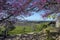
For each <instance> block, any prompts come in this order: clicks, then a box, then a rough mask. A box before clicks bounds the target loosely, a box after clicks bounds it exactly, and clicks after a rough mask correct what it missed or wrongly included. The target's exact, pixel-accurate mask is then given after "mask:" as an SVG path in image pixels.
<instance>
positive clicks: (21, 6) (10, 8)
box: [0, 0, 60, 21]
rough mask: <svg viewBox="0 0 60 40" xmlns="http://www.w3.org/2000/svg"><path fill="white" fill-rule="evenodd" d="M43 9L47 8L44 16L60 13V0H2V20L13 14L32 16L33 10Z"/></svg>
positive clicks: (14, 15)
mask: <svg viewBox="0 0 60 40" xmlns="http://www.w3.org/2000/svg"><path fill="white" fill-rule="evenodd" d="M41 10H46V13H45V14H44V15H42V16H43V17H45V16H48V15H50V14H53V13H59V12H60V0H0V15H1V17H0V19H1V21H2V20H6V19H9V18H10V17H11V16H13V17H16V16H18V15H23V16H31V12H38V11H41ZM48 10H49V11H48ZM2 12H3V13H2Z"/></svg>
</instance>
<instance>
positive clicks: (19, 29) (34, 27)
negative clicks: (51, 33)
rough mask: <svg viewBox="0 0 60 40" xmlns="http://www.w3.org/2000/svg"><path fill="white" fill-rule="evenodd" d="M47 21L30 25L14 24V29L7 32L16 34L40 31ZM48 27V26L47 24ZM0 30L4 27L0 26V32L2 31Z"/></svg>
mask: <svg viewBox="0 0 60 40" xmlns="http://www.w3.org/2000/svg"><path fill="white" fill-rule="evenodd" d="M47 24H48V23H40V24H34V25H33V24H32V26H27V25H25V26H20V25H19V26H18V25H16V26H15V27H16V28H15V29H14V30H12V31H9V32H8V34H10V35H16V34H24V33H31V32H40V31H41V30H43V29H45V28H47V27H46V26H45V25H47ZM48 27H50V26H48ZM1 30H4V28H3V27H2V28H0V33H1V32H2V31H1Z"/></svg>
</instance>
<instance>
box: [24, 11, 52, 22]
mask: <svg viewBox="0 0 60 40" xmlns="http://www.w3.org/2000/svg"><path fill="white" fill-rule="evenodd" d="M32 13H34V15H32V16H29V17H25V20H28V21H46V20H48V21H51V20H53V19H52V18H45V19H43V18H42V16H41V14H44V13H45V11H40V12H32Z"/></svg>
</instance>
